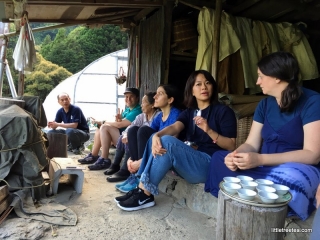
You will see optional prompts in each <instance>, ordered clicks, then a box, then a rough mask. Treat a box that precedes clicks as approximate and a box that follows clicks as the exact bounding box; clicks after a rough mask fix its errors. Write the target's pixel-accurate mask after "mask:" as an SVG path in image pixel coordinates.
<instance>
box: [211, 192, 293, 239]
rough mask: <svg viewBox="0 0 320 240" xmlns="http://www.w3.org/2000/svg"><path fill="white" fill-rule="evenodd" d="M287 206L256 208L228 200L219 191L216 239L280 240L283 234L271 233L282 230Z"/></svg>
mask: <svg viewBox="0 0 320 240" xmlns="http://www.w3.org/2000/svg"><path fill="white" fill-rule="evenodd" d="M286 216H287V205H285V206H281V207H257V206H252V205H248V204H245V203H240V202H238V201H236V200H233V199H230V198H229V197H227V196H226V195H224V194H223V193H222V192H221V191H219V196H218V212H217V228H216V239H223V240H230V239H243V240H255V239H260V240H280V239H283V233H279V232H272V229H273V228H284V224H285V218H286Z"/></svg>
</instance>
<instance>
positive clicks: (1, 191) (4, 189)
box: [0, 185, 9, 202]
mask: <svg viewBox="0 0 320 240" xmlns="http://www.w3.org/2000/svg"><path fill="white" fill-rule="evenodd" d="M8 195H9V189H8V186H7V185H5V186H1V187H0V202H1V201H2V200H3V199H5V198H6V197H7V196H8Z"/></svg>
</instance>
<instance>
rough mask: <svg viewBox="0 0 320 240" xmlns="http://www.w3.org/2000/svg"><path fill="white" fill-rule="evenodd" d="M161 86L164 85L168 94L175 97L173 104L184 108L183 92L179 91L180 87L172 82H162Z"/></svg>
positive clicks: (169, 96)
mask: <svg viewBox="0 0 320 240" xmlns="http://www.w3.org/2000/svg"><path fill="white" fill-rule="evenodd" d="M159 87H162V88H163V89H164V91H165V93H166V94H167V96H168V98H171V97H172V98H173V102H172V103H171V106H173V107H176V108H179V109H183V105H182V100H181V99H182V98H181V94H180V93H179V91H178V88H177V87H176V86H174V85H171V84H160V85H159Z"/></svg>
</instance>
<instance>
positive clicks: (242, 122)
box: [236, 116, 253, 147]
mask: <svg viewBox="0 0 320 240" xmlns="http://www.w3.org/2000/svg"><path fill="white" fill-rule="evenodd" d="M252 120H253V116H249V117H244V118H241V119H237V140H236V147H239V146H240V145H241V144H242V143H244V142H245V141H246V140H247V137H248V135H249V133H250V128H251V124H252Z"/></svg>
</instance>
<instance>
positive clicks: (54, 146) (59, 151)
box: [47, 132, 68, 159]
mask: <svg viewBox="0 0 320 240" xmlns="http://www.w3.org/2000/svg"><path fill="white" fill-rule="evenodd" d="M47 136H48V141H49V147H48V149H47V156H48V158H50V159H51V158H54V157H63V158H66V157H68V153H67V145H68V136H67V135H66V134H62V133H52V132H48V133H47Z"/></svg>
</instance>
